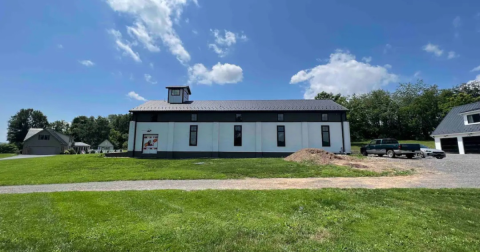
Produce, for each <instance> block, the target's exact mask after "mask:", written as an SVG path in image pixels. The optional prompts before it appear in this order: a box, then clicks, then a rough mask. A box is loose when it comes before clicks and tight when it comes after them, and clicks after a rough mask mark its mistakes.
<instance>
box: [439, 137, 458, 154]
mask: <svg viewBox="0 0 480 252" xmlns="http://www.w3.org/2000/svg"><path fill="white" fill-rule="evenodd" d="M440 143H441V144H442V150H443V151H445V152H447V153H454V154H458V153H459V152H458V140H457V138H456V137H455V138H442V139H440Z"/></svg>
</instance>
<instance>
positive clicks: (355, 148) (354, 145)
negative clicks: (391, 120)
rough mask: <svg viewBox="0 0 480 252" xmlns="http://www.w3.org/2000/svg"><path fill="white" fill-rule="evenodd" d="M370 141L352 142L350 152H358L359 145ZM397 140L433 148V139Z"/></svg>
mask: <svg viewBox="0 0 480 252" xmlns="http://www.w3.org/2000/svg"><path fill="white" fill-rule="evenodd" d="M372 140H373V139H372ZM370 141H371V140H370ZM370 141H363V142H352V152H353V153H357V154H358V153H360V147H362V146H364V145H366V144H368V143H370ZM398 142H399V143H404V144H408V143H418V144H423V145H425V146H427V147H429V148H432V149H435V141H417V140H398Z"/></svg>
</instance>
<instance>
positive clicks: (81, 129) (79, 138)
mask: <svg viewBox="0 0 480 252" xmlns="http://www.w3.org/2000/svg"><path fill="white" fill-rule="evenodd" d="M94 128H95V118H94V117H93V116H91V117H86V116H78V117H75V118H73V121H72V125H70V134H71V135H72V137H73V139H74V140H75V141H76V142H84V143H87V144H90V145H92V147H93V146H94V144H93V142H94V138H95V132H94Z"/></svg>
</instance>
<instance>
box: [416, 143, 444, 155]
mask: <svg viewBox="0 0 480 252" xmlns="http://www.w3.org/2000/svg"><path fill="white" fill-rule="evenodd" d="M420 151H421V154H420V155H421V156H422V157H423V158H426V157H434V158H437V159H442V158H445V157H447V155H446V154H445V152H444V151H442V150H437V149H431V148H428V147H427V146H425V145H423V144H420Z"/></svg>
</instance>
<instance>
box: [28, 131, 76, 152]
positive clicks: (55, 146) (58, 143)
mask: <svg viewBox="0 0 480 252" xmlns="http://www.w3.org/2000/svg"><path fill="white" fill-rule="evenodd" d="M73 146H74V142H73V137H71V136H67V135H64V134H62V133H58V132H56V131H54V130H52V129H35V128H32V129H29V130H28V133H27V135H26V136H25V139H24V140H23V150H22V154H31V155H53V154H60V153H63V152H64V151H66V150H68V149H70V148H72V147H73Z"/></svg>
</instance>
